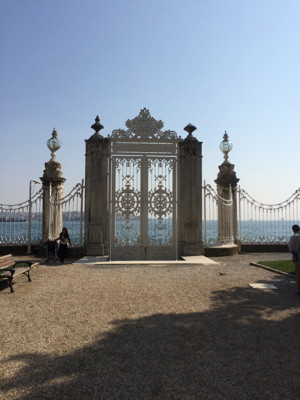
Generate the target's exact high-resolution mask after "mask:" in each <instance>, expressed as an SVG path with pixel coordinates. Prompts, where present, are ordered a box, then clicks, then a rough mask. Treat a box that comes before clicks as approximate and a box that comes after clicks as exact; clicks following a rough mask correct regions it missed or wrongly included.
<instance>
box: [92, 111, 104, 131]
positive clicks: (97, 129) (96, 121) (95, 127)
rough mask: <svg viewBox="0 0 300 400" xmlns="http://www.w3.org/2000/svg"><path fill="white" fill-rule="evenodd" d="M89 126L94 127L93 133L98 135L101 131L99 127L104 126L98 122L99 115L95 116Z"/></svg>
mask: <svg viewBox="0 0 300 400" xmlns="http://www.w3.org/2000/svg"><path fill="white" fill-rule="evenodd" d="M91 128H92V129H94V131H95V135H99V132H100V131H101V129H103V128H104V126H103V125H102V124H100V118H99V115H97V116H96V118H95V123H94V124H93V125H91Z"/></svg>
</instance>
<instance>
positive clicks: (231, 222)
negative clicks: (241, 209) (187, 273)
mask: <svg viewBox="0 0 300 400" xmlns="http://www.w3.org/2000/svg"><path fill="white" fill-rule="evenodd" d="M231 149H232V143H231V142H230V141H229V139H228V135H227V133H226V131H225V134H224V136H223V141H222V142H221V144H220V150H221V151H222V152H223V153H224V162H223V163H222V164H221V165H219V173H218V177H217V179H216V180H215V182H216V184H217V193H218V195H219V196H220V197H221V198H222V199H224V200H225V202H222V200H221V199H219V204H218V242H219V244H221V245H222V244H233V243H234V242H236V238H237V196H236V192H237V183H238V181H239V179H238V178H237V177H236V173H235V171H234V164H231V163H230V162H229V161H228V153H229V152H230V151H231ZM230 201H231V205H229V203H230ZM226 203H227V204H226Z"/></svg>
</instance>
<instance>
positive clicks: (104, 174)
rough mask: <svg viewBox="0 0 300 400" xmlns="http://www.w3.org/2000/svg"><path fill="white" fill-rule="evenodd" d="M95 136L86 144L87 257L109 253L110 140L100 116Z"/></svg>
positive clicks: (96, 124)
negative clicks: (104, 130) (102, 133)
mask: <svg viewBox="0 0 300 400" xmlns="http://www.w3.org/2000/svg"><path fill="white" fill-rule="evenodd" d="M91 128H92V129H94V130H95V133H94V134H93V135H92V136H91V137H90V138H89V139H87V140H86V141H85V142H86V166H85V235H84V246H85V248H86V254H87V255H90V256H93V255H94V256H102V255H104V254H108V252H109V200H108V197H109V196H108V195H109V192H108V187H109V186H108V185H109V139H108V138H104V137H103V136H102V135H100V133H99V132H100V130H101V129H103V125H102V124H101V123H100V119H99V117H98V115H97V117H96V119H95V123H94V124H93V125H92V126H91Z"/></svg>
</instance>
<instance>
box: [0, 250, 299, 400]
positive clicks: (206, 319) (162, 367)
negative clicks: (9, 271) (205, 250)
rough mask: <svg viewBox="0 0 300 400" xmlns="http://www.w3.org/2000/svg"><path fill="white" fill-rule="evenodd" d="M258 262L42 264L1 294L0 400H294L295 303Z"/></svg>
mask: <svg viewBox="0 0 300 400" xmlns="http://www.w3.org/2000/svg"><path fill="white" fill-rule="evenodd" d="M267 259H272V260H276V259H289V255H288V254H282V253H280V254H274V253H273V254H251V255H246V254H244V255H237V256H232V257H222V258H214V260H215V261H217V262H218V264H212V265H205V266H204V265H192V266H190V265H188V264H187V265H176V266H175V265H156V266H154V265H152V266H151V265H149V266H145V265H130V266H129V265H122V266H95V265H79V264H77V265H75V264H66V265H45V264H43V263H41V265H40V266H39V267H37V268H35V269H34V270H33V271H32V274H31V275H32V282H31V283H29V282H26V278H25V277H23V276H21V277H18V278H17V279H16V283H15V285H14V288H15V293H12V294H11V293H10V292H9V289H8V288H7V287H4V286H1V290H0V304H1V311H2V312H1V336H2V340H1V356H0V377H1V378H0V399H1V400H11V399H18V400H43V399H51V400H67V399H68V400H69V399H72V400H74V399H78V400H94V399H95V400H101V399H103V400H109V399H112V400H114V399H116V400H119V399H120V400H121V399H123V400H125V399H128V400H135V399H141V400H144V399H146V400H147V399H164V400H165V399H173V400H174V399H178V400H185V399H205V400H206V399H214V400H215V399H251V400H252V399H272V400H274V399H280V400H282V399H293V400H294V399H300V380H299V372H300V358H299V357H300V333H299V332H300V318H299V306H300V296H299V295H297V294H296V284H295V280H294V279H292V278H290V277H288V276H284V275H279V274H276V273H274V272H272V271H268V270H265V269H261V268H258V267H254V266H250V265H249V262H250V261H261V260H267ZM255 282H256V283H257V282H260V283H272V284H274V285H276V286H277V288H278V289H277V290H266V289H265V290H258V289H253V288H251V287H250V286H249V283H255Z"/></svg>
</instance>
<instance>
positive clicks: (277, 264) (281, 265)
mask: <svg viewBox="0 0 300 400" xmlns="http://www.w3.org/2000/svg"><path fill="white" fill-rule="evenodd" d="M258 263H259V264H261V265H265V266H266V267H270V268H274V269H278V270H279V271H283V272H287V273H288V274H294V275H295V266H294V263H293V262H292V261H291V260H280V261H259V262H258Z"/></svg>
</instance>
